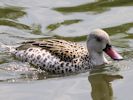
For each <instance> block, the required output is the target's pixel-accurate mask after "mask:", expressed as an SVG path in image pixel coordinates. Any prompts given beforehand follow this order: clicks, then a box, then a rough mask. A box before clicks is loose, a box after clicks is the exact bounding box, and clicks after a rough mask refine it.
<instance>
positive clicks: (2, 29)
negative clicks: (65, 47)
mask: <svg viewBox="0 0 133 100" xmlns="http://www.w3.org/2000/svg"><path fill="white" fill-rule="evenodd" d="M132 11H133V1H132V0H21V1H18V0H1V1H0V43H4V44H7V45H21V42H24V41H27V40H38V39H39V40H40V39H45V38H49V39H50V38H58V39H64V40H69V41H73V42H77V43H83V44H85V41H86V36H87V34H89V33H90V31H91V30H92V29H95V28H102V29H104V30H105V31H107V32H108V33H109V35H110V37H111V40H112V44H113V45H114V47H115V48H116V49H117V50H118V51H119V52H120V53H121V54H122V55H123V57H124V60H123V61H120V62H114V61H113V64H111V65H107V66H104V67H102V68H100V69H96V70H93V71H91V72H86V73H81V74H78V75H70V76H55V75H48V74H47V73H45V72H43V71H40V70H37V69H35V68H33V67H32V66H30V65H29V64H28V63H23V62H21V61H18V60H16V59H14V57H12V56H11V55H10V54H9V53H7V52H6V51H3V50H1V49H0V90H1V91H0V99H1V100H24V99H32V100H36V99H38V100H81V99H83V100H114V99H115V100H126V99H128V100H133V96H132V92H133V87H132V84H133V74H132V73H133V68H132V65H133V13H132ZM108 59H109V60H110V58H108Z"/></svg>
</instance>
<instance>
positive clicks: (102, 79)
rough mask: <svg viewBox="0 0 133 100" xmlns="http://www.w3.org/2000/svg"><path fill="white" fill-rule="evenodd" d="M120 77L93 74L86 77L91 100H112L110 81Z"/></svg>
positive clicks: (120, 77)
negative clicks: (89, 85) (89, 87)
mask: <svg viewBox="0 0 133 100" xmlns="http://www.w3.org/2000/svg"><path fill="white" fill-rule="evenodd" d="M122 78H123V77H122V76H121V75H109V74H100V73H98V74H94V75H90V76H89V77H88V80H89V82H90V84H91V87H92V91H91V96H92V99H93V100H113V88H112V83H111V82H112V81H114V80H116V79H122Z"/></svg>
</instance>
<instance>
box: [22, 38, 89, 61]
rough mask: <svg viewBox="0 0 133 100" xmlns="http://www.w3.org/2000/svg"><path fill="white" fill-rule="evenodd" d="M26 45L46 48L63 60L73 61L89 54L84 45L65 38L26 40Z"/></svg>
mask: <svg viewBox="0 0 133 100" xmlns="http://www.w3.org/2000/svg"><path fill="white" fill-rule="evenodd" d="M26 45H27V46H34V47H39V48H42V49H45V50H47V51H49V52H50V53H51V54H52V55H55V56H57V57H59V58H60V59H61V60H62V61H72V60H73V59H75V58H78V57H81V56H83V55H85V54H87V49H86V48H85V47H84V46H82V45H79V44H77V43H73V42H70V41H65V40H58V39H46V40H43V41H29V42H25V43H24V45H23V47H24V48H26V47H27V46H26ZM21 47H22V46H21Z"/></svg>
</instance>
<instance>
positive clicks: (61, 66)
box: [11, 29, 123, 74]
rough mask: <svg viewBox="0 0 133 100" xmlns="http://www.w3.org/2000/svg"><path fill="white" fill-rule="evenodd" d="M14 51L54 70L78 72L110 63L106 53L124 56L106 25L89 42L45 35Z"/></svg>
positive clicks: (45, 67)
mask: <svg viewBox="0 0 133 100" xmlns="http://www.w3.org/2000/svg"><path fill="white" fill-rule="evenodd" d="M11 54H12V55H14V56H15V57H16V58H17V59H19V60H21V61H24V62H28V63H29V64H31V65H33V66H35V67H36V68H39V69H41V70H44V71H46V72H49V73H52V74H68V73H78V72H83V71H88V70H91V69H92V68H95V67H96V66H100V65H103V64H108V63H109V61H108V60H107V59H106V57H105V54H107V55H108V56H110V57H111V58H112V59H113V60H122V59H123V57H122V56H121V55H120V54H119V53H118V52H117V51H116V50H115V49H114V48H113V47H112V45H111V40H110V37H109V35H108V33H107V32H105V31H104V30H102V29H95V30H92V31H91V32H90V33H89V34H88V36H87V40H86V46H84V45H81V44H78V43H75V42H71V41H65V40H61V39H45V40H38V41H27V42H23V43H22V45H21V46H18V47H16V48H14V50H11Z"/></svg>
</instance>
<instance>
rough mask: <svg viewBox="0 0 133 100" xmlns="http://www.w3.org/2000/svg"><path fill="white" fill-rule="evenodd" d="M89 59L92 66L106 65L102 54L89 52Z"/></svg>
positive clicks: (106, 61)
mask: <svg viewBox="0 0 133 100" xmlns="http://www.w3.org/2000/svg"><path fill="white" fill-rule="evenodd" d="M89 56H90V58H91V61H92V63H93V65H95V66H97V65H102V64H106V63H108V60H107V59H106V58H105V56H104V54H103V52H102V53H97V52H90V55H89Z"/></svg>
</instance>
